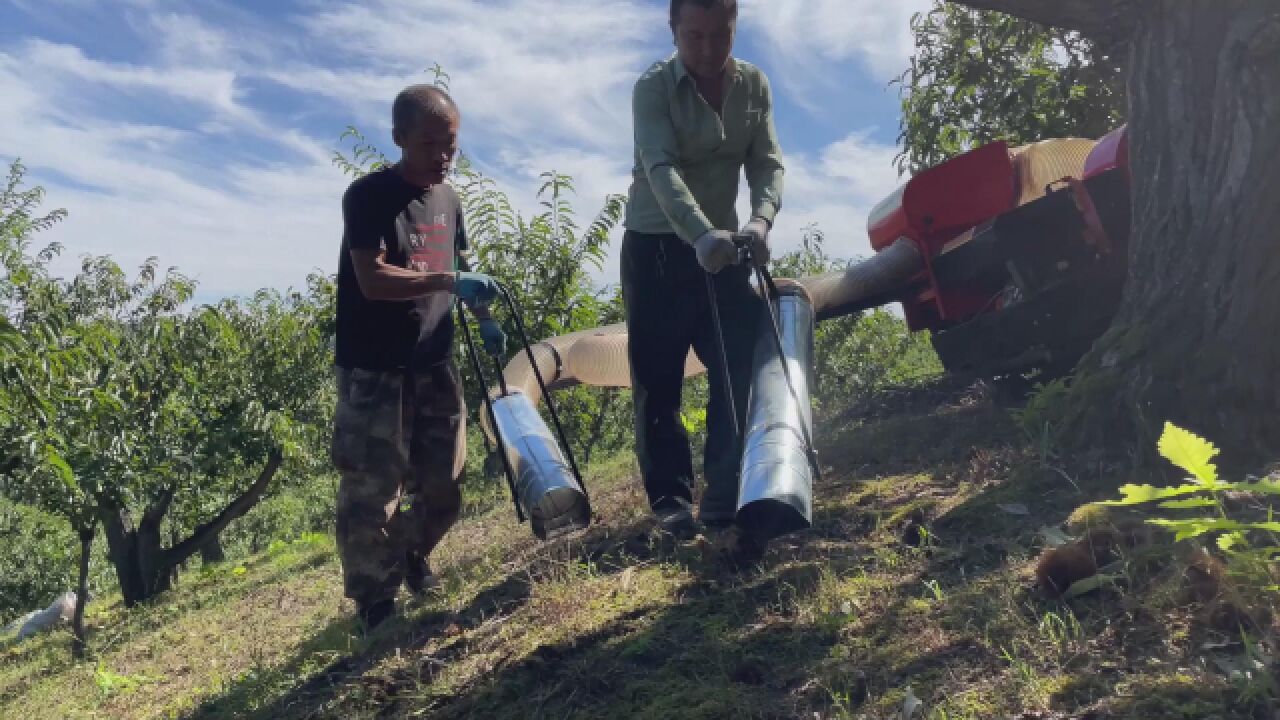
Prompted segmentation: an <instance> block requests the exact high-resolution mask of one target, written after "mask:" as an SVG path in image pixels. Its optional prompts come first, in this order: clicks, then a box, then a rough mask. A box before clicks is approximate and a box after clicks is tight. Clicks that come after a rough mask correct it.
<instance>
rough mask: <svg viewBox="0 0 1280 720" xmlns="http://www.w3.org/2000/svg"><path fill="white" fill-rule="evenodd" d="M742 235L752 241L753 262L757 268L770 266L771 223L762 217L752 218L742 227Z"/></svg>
mask: <svg viewBox="0 0 1280 720" xmlns="http://www.w3.org/2000/svg"><path fill="white" fill-rule="evenodd" d="M741 234H742V235H745V236H747V237H749V238H750V239H751V244H750V248H751V262H752V263H753V264H754V265H755V266H756V267H764V266H765V265H768V264H769V222H768V221H767V220H765V219H764V218H762V217H755V218H751V222H749V223H747V224H746V225H744V226H743V227H742V233H741Z"/></svg>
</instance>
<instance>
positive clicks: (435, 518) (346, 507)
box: [332, 363, 466, 606]
mask: <svg viewBox="0 0 1280 720" xmlns="http://www.w3.org/2000/svg"><path fill="white" fill-rule="evenodd" d="M464 412H465V408H464V404H463V399H462V383H461V380H460V377H459V375H458V371H457V368H456V367H454V365H453V364H452V363H446V364H442V365H438V366H436V367H433V368H429V369H424V370H417V371H405V370H398V371H371V370H360V369H343V368H339V369H338V407H337V414H336V417H335V420H334V426H335V427H334V432H333V446H332V457H333V462H334V465H336V466H337V468H338V472H339V473H340V474H341V482H340V483H339V485H338V500H337V541H338V554H339V557H340V558H341V560H342V579H343V586H344V589H345V591H346V596H347V597H349V598H351V599H352V600H355V601H356V603H358V604H360V605H362V606H364V605H369V604H372V603H375V602H378V601H381V600H387V599H391V598H394V597H395V595H396V592H397V591H398V590H399V589H400V583H401V581H402V580H403V578H404V572H405V565H406V562H408V561H411V560H409V558H415V559H420V558H426V557H427V556H428V555H430V553H431V551H432V550H433V549H434V548H435V546H436V545H437V544H438V543H439V542H440V539H441V538H442V537H444V534H445V533H446V532H448V530H449V528H450V527H452V526H453V524H454V523H455V522H456V521H457V519H458V513H459V511H460V510H461V507H462V491H461V488H460V484H461V481H462V468H463V464H464V461H465V459H466V434H465V427H466V424H465V422H464ZM417 561H419V562H420V561H421V560H417Z"/></svg>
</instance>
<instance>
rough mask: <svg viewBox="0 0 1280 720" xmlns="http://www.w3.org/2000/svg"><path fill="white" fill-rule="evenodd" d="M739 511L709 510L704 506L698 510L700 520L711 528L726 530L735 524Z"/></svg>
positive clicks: (706, 526) (704, 525) (703, 524)
mask: <svg viewBox="0 0 1280 720" xmlns="http://www.w3.org/2000/svg"><path fill="white" fill-rule="evenodd" d="M736 515H737V513H735V512H733V511H732V510H729V511H721V510H707V509H706V508H702V509H700V510H698V522H699V523H701V524H702V526H703V527H705V528H707V529H709V530H725V529H727V528H728V527H729V526H730V525H732V524H733V520H734V517H735V516H736Z"/></svg>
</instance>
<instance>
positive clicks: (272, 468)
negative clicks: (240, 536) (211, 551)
mask: <svg viewBox="0 0 1280 720" xmlns="http://www.w3.org/2000/svg"><path fill="white" fill-rule="evenodd" d="M283 462H284V455H283V454H282V453H281V452H280V450H279V449H278V448H276V449H273V450H271V452H269V453H268V454H267V463H266V465H264V466H263V467H262V470H261V472H259V473H258V478H257V479H256V480H254V481H253V484H252V485H250V486H249V487H248V488H246V489H245V491H244V492H243V493H241V494H240V496H239V497H237V498H236V499H235V500H232V501H231V503H230V504H229V505H227V506H226V507H225V508H223V509H222V512H220V513H218V515H217V516H216V517H214V519H212V520H210V521H209V522H207V523H205V524H204V525H201V526H200V527H198V528H196V529H195V531H193V532H192V533H191V537H189V538H187V539H186V540H183V541H182V542H180V543H178V544H177V545H175V546H173V547H172V548H169V549H168V550H166V551H165V553H164V561H165V562H166V563H169V564H170V565H176V564H177V563H180V562H182V561H183V560H186V559H187V558H189V557H191V556H192V555H194V554H196V553H197V552H198V551H199V550H200V548H201V547H202V546H203V545H204V544H205V543H207V542H209V540H210V539H211V538H214V537H216V536H217V535H218V534H219V533H221V532H222V531H223V530H225V529H226V527H227V525H230V524H231V521H232V520H235V519H236V518H238V517H240V516H242V515H244V514H245V513H247V512H249V510H251V509H252V508H253V506H254V505H257V504H258V501H259V500H261V499H262V496H263V494H264V493H266V491H267V487H268V486H269V485H270V484H271V480H272V479H273V478H275V476H276V471H278V470H279V469H280V465H281V463H283Z"/></svg>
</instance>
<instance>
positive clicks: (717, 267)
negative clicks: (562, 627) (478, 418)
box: [621, 0, 783, 535]
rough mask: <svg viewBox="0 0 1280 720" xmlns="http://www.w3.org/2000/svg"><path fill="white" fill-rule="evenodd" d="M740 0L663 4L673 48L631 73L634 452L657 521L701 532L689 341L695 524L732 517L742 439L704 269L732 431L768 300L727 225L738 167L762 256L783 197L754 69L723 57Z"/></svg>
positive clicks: (773, 135) (629, 293) (629, 285)
mask: <svg viewBox="0 0 1280 720" xmlns="http://www.w3.org/2000/svg"><path fill="white" fill-rule="evenodd" d="M737 14H738V7H737V2H736V0H672V1H671V30H672V33H673V34H674V35H675V44H676V53H675V54H674V55H673V56H672V57H671V58H669V59H668V60H665V61H663V62H659V63H655V64H654V65H653V66H652V67H651V68H649V70H648V71H647V72H645V73H644V75H642V76H641V77H640V80H639V81H638V82H636V86H635V94H634V97H633V105H632V112H633V119H634V122H635V158H636V163H635V170H634V171H633V180H632V184H631V192H630V198H629V202H628V205H627V215H626V219H625V221H624V225H625V226H626V229H627V232H626V235H625V237H624V239H623V244H622V259H621V265H622V293H623V300H624V302H625V304H626V320H627V332H628V334H629V342H628V348H629V349H628V354H629V358H630V361H631V384H632V389H633V391H634V399H635V413H636V454H637V456H638V458H639V461H640V470H641V474H642V475H643V479H644V485H645V491H646V493H647V494H648V496H649V502H650V505H651V506H652V507H653V510H654V512H655V514H656V515H657V516H658V519H659V522H660V524H661V526H662V527H663V528H664V529H665V530H667V531H669V532H672V533H674V534H678V535H689V534H692V533H693V532H694V531H695V530H696V527H697V526H696V524H695V522H694V519H693V513H692V501H693V461H692V457H691V454H690V450H689V438H688V434H687V433H686V432H685V429H684V425H683V424H682V422H681V417H680V391H681V387H682V384H683V378H684V364H685V358H686V357H687V356H688V353H689V349H690V347H692V348H693V350H694V351H695V352H696V353H697V355H698V357H699V358H700V359H701V360H702V362H703V364H704V365H706V366H707V370H708V376H709V378H708V379H709V382H710V390H711V398H710V404H709V406H708V408H707V443H706V450H705V457H704V459H703V460H704V467H705V471H706V478H707V487H706V490H705V491H704V492H703V495H702V499H701V502H700V506H699V519H700V520H701V521H702V523H703V524H705V525H708V526H712V527H717V526H718V527H724V526H727V525H729V524H730V523H732V521H733V517H734V513H735V510H736V505H737V492H738V471H739V465H740V464H741V461H742V438H741V437H740V436H739V437H735V434H734V431H733V423H732V422H731V418H730V413H729V403H728V402H727V398H726V397H725V382H724V377H723V373H724V370H723V368H722V367H721V364H720V358H719V354H718V351H717V348H716V338H715V329H714V327H713V324H712V320H711V307H710V300H709V298H708V294H707V286H706V274H707V273H710V274H711V276H712V278H713V281H714V286H715V295H716V298H717V303H716V304H717V306H718V310H719V314H720V320H721V324H722V328H723V332H724V343H725V352H726V355H727V357H728V365H729V367H728V371H729V378H730V381H731V384H732V387H733V395H734V405H735V407H736V410H737V415H738V422H737V424H738V426H739V427H741V426H742V424H743V423H744V422H745V414H746V409H747V397H748V393H749V386H750V374H751V357H752V352H753V349H754V345H755V336H756V331H757V329H758V327H759V320H760V312H761V310H762V309H763V305H762V303H761V300H760V298H759V297H758V296H757V295H756V294H755V292H754V291H753V290H752V288H751V283H750V269H749V268H747V267H745V266H742V265H739V264H737V259H738V253H737V249H736V247H735V246H734V244H733V240H732V233H733V231H734V230H736V229H737V228H738V217H737V212H736V211H735V208H734V203H735V201H736V200H737V197H738V177H739V174H740V173H741V172H742V171H743V169H745V170H746V175H747V183H748V185H749V186H750V189H751V218H750V219H749V221H748V222H747V223H746V225H745V227H743V228H742V229H741V232H743V233H744V234H748V235H750V236H751V251H752V257H753V258H754V260H755V262H757V263H761V264H763V263H765V262H768V259H769V242H768V237H769V229H770V227H771V226H772V224H773V218H774V215H776V214H777V212H778V209H779V207H780V206H781V203H782V176H783V166H782V152H781V150H780V149H779V148H778V137H777V132H776V130H775V129H774V124H773V97H772V93H771V92H770V89H769V82H768V79H767V78H766V77H765V75H764V73H763V72H761V71H760V70H759V68H757V67H755V66H754V65H751V64H750V63H747V62H744V61H742V60H738V59H736V58H734V57H732V55H731V52H732V50H733V40H734V33H735V30H736V23H737Z"/></svg>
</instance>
